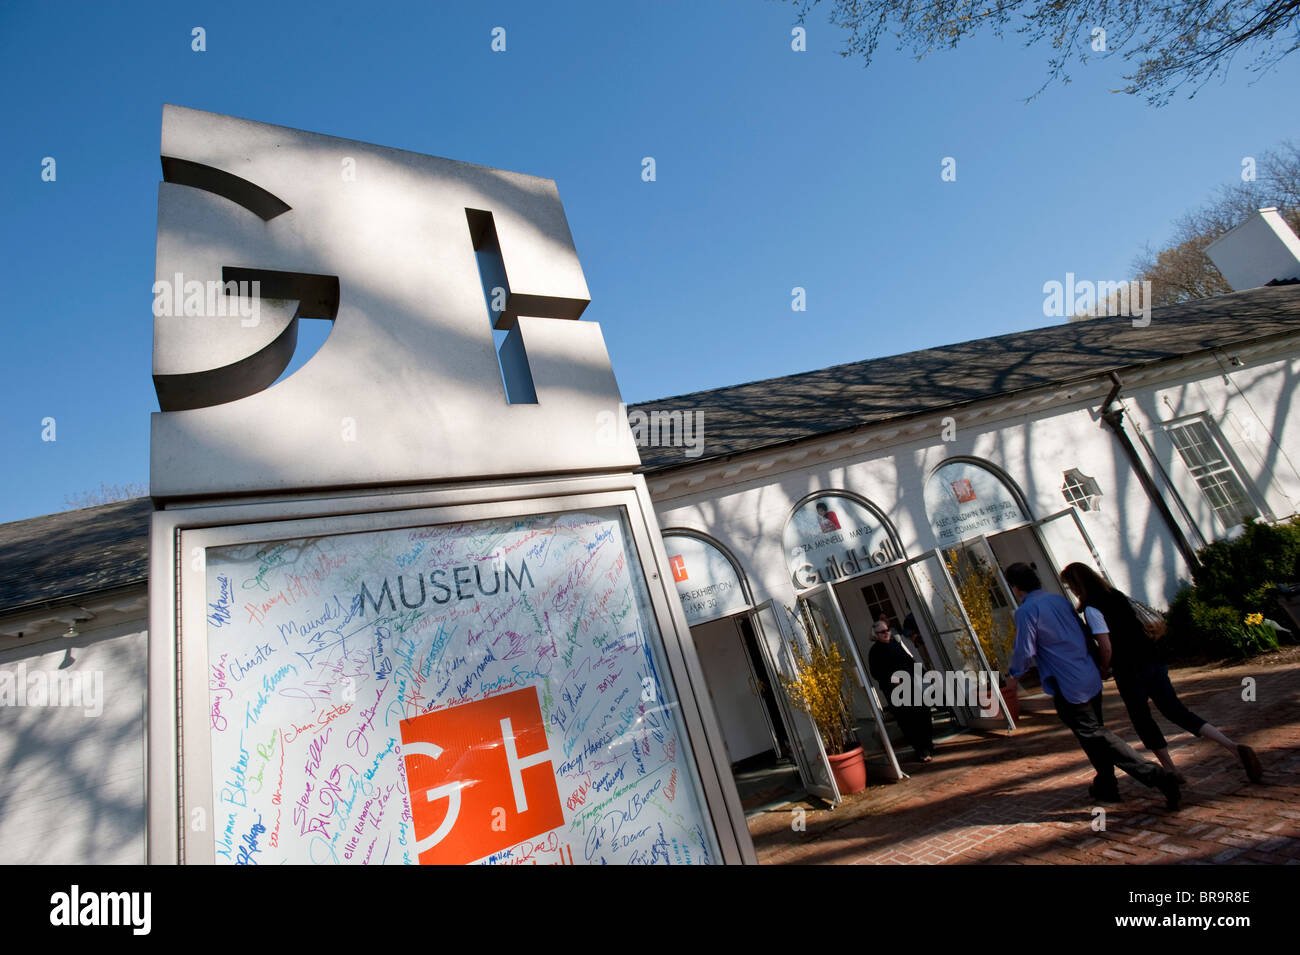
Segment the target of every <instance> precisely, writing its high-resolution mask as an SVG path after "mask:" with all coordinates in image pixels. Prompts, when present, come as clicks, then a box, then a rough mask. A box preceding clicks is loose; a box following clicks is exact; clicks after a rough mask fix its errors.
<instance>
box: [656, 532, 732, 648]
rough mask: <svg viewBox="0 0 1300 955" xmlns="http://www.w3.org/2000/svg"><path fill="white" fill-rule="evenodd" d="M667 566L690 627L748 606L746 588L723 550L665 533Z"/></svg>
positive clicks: (679, 535) (682, 536)
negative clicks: (671, 573)
mask: <svg viewBox="0 0 1300 955" xmlns="http://www.w3.org/2000/svg"><path fill="white" fill-rule="evenodd" d="M664 547H665V548H667V550H668V566H669V568H670V569H671V570H672V572H673V583H675V584H676V585H677V596H678V597H679V598H681V601H682V610H684V611H685V612H686V622H687V623H688V624H689V625H690V626H692V627H693V626H695V625H696V624H697V623H704V622H705V621H708V620H716V619H717V618H718V617H725V616H726V615H727V614H730V613H736V612H737V611H740V610H744V609H746V608H747V607H748V606H749V601H748V600H746V599H745V588H744V587H743V586H741V583H740V577H739V576H738V575H737V574H736V568H735V567H733V566H732V564H731V561H729V560H727V558H726V557H725V556H724V555H723V553H722V551H720V550H718V548H716V547H714V546H713V545H712V544H710V543H708V542H707V541H702V540H700V539H699V538H698V537H688V536H686V535H684V534H665V535H664Z"/></svg>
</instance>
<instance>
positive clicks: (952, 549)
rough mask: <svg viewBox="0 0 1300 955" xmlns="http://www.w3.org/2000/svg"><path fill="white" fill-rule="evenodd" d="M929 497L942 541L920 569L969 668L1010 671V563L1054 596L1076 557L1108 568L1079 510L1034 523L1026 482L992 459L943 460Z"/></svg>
mask: <svg viewBox="0 0 1300 955" xmlns="http://www.w3.org/2000/svg"><path fill="white" fill-rule="evenodd" d="M923 496H924V499H925V510H926V517H927V519H928V521H929V525H930V529H931V531H932V532H933V534H934V539H935V543H936V545H937V546H936V548H935V550H934V551H933V552H932V553H931V554H927V555H923V557H922V558H918V564H917V566H916V568H915V571H914V572H915V573H916V574H917V575H919V576H926V577H928V578H929V579H928V580H927V584H926V586H927V588H928V590H929V600H928V602H930V603H931V604H932V605H933V613H934V616H935V617H936V618H937V620H938V626H939V628H940V629H941V630H942V631H943V632H944V634H945V641H944V642H945V644H946V645H947V646H948V647H949V649H950V653H951V655H952V656H953V657H954V659H956V660H959V661H961V665H964V666H966V667H967V668H969V669H977V668H982V669H986V670H988V671H990V672H991V673H994V674H997V673H1004V672H1005V671H1006V666H1007V663H1008V661H1009V659H1010V656H1011V649H1012V646H1013V644H1014V638H1015V629H1014V625H1013V617H1014V614H1015V608H1016V603H1015V599H1014V598H1013V597H1012V595H1011V590H1010V588H1009V587H1008V586H1007V583H1006V579H1005V577H1004V576H1003V572H1004V571H1005V569H1006V568H1007V567H1009V566H1011V565H1012V564H1014V563H1026V564H1029V565H1030V566H1031V567H1033V568H1034V569H1035V570H1036V571H1038V575H1039V577H1040V578H1041V580H1042V582H1043V587H1044V589H1047V590H1051V591H1054V592H1056V593H1063V592H1064V591H1063V588H1062V586H1061V583H1060V580H1059V572H1060V568H1061V567H1063V566H1064V565H1065V564H1067V563H1070V562H1071V561H1074V560H1081V561H1087V562H1090V563H1092V564H1093V565H1094V566H1096V567H1097V568H1098V569H1099V570H1100V572H1101V573H1102V574H1105V573H1106V571H1105V568H1104V566H1102V563H1101V560H1100V557H1099V556H1098V554H1097V551H1096V548H1094V547H1093V546H1092V542H1091V540H1090V539H1089V537H1088V533H1087V530H1086V529H1085V528H1084V525H1083V522H1082V520H1081V519H1080V517H1079V514H1078V512H1077V511H1076V510H1075V509H1074V508H1073V507H1067V508H1065V509H1063V510H1060V511H1057V512H1055V513H1053V514H1049V515H1048V516H1046V517H1044V518H1041V519H1037V520H1036V519H1035V518H1034V515H1033V513H1032V511H1031V510H1030V508H1029V505H1028V502H1027V501H1026V498H1025V495H1024V493H1023V492H1022V491H1021V489H1020V487H1019V486H1018V485H1017V484H1016V482H1015V481H1014V480H1013V479H1012V478H1011V476H1010V475H1008V474H1007V473H1006V472H1004V471H1002V470H1001V469H1000V468H998V467H997V466H996V465H994V464H992V463H991V462H989V461H985V460H983V459H980V458H973V457H953V458H948V459H947V460H945V461H942V462H941V463H940V464H939V465H938V466H936V467H935V468H934V470H933V471H931V472H930V475H929V477H928V478H927V479H926V482H925V488H924V495H923ZM972 635H975V636H977V637H978V639H975V638H974V637H973V636H972Z"/></svg>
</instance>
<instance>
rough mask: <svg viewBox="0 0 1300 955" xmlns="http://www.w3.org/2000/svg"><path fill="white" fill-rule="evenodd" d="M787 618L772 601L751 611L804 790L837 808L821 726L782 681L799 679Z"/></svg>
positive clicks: (836, 795) (836, 789) (837, 790)
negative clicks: (797, 705)
mask: <svg viewBox="0 0 1300 955" xmlns="http://www.w3.org/2000/svg"><path fill="white" fill-rule="evenodd" d="M785 615H786V612H785V608H783V607H782V606H780V605H779V604H777V603H775V602H774V601H771V600H769V601H767V602H766V603H762V604H759V605H758V606H757V607H755V608H754V609H753V610H750V611H749V618H750V621H751V622H752V623H753V626H754V636H755V637H756V638H757V641H758V649H759V652H760V653H762V655H763V663H764V665H766V667H767V672H768V673H770V674H771V675H772V682H773V684H774V686H773V687H772V690H773V692H774V693H775V694H776V701H777V705H778V706H779V707H780V710H781V716H782V719H784V720H785V725H786V728H787V729H788V730H789V732H790V749H791V750H792V751H793V755H794V761H795V765H796V766H798V767H799V777H800V778H801V779H802V780H803V786H804V789H806V790H807V791H808V792H809V793H810V794H812V795H814V796H820V797H821V798H822V799H825V800H826V801H827V802H829V803H831V804H832V805H836V804H838V803H839V802H840V791H839V789H838V788H837V787H836V785H835V777H834V776H832V775H831V764H830V763H829V762H828V761H827V759H826V748H825V747H824V746H823V745H822V737H821V733H819V732H818V731H817V724H816V723H814V722H813V720H812V717H811V716H809V715H808V714H807V713H805V712H803V711H802V710H800V709H798V708H797V707H796V706H795V705H794V704H793V703H792V702H791V701H790V697H789V694H788V693H787V692H786V689H785V685H784V682H783V680H782V677H784V678H785V679H786V680H792V679H794V677H795V675H796V673H795V664H794V654H793V653H791V650H790V648H791V646H792V645H793V640H794V637H793V634H792V633H791V632H790V628H789V627H788V625H787V623H786V620H785Z"/></svg>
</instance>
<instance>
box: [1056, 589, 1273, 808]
mask: <svg viewBox="0 0 1300 955" xmlns="http://www.w3.org/2000/svg"><path fill="white" fill-rule="evenodd" d="M1061 580H1063V581H1064V582H1065V586H1067V587H1069V588H1070V592H1071V593H1073V594H1074V596H1075V599H1076V600H1078V602H1079V610H1080V612H1081V613H1083V615H1084V619H1085V621H1086V622H1087V624H1088V628H1089V629H1090V630H1091V631H1092V635H1093V636H1094V637H1096V639H1097V645H1098V647H1099V648H1100V650H1101V662H1102V666H1103V669H1104V668H1105V667H1106V665H1107V664H1109V667H1110V670H1111V673H1112V674H1113V675H1114V677H1115V688H1116V689H1117V690H1119V695H1120V697H1121V698H1122V699H1123V700H1124V708H1125V709H1126V710H1128V718H1129V720H1130V721H1131V722H1132V723H1133V729H1135V730H1136V731H1137V734H1138V737H1139V738H1140V739H1141V740H1142V744H1143V745H1144V746H1146V748H1147V749H1148V750H1150V751H1151V752H1152V753H1155V756H1156V759H1158V760H1160V765H1161V766H1164V767H1165V769H1167V770H1169V771H1170V772H1173V773H1177V770H1176V769H1175V768H1174V761H1173V758H1172V757H1171V756H1170V755H1169V744H1168V743H1167V742H1166V741H1165V737H1164V734H1163V733H1161V732H1160V727H1159V726H1157V725H1156V721H1155V717H1154V716H1152V715H1151V706H1150V703H1152V702H1154V703H1155V705H1156V708H1157V709H1158V710H1160V712H1161V713H1163V714H1164V717H1165V719H1167V720H1169V722H1171V723H1173V724H1175V725H1177V726H1180V727H1182V728H1183V729H1184V730H1186V731H1187V732H1189V733H1191V734H1192V735H1193V736H1204V737H1205V738H1207V739H1212V740H1214V741H1215V742H1216V743H1218V744H1219V745H1220V746H1222V747H1223V748H1224V749H1226V750H1227V751H1228V752H1229V753H1231V754H1232V755H1233V756H1234V757H1235V758H1236V759H1238V760H1240V761H1241V765H1242V767H1243V768H1244V769H1245V770H1246V778H1248V779H1249V780H1250V781H1251V782H1252V783H1257V782H1259V781H1260V780H1261V779H1262V778H1263V776H1264V771H1263V768H1262V767H1261V766H1260V763H1259V757H1258V756H1257V755H1256V754H1255V751H1254V750H1253V749H1251V748H1250V747H1249V746H1246V745H1244V744H1240V743H1237V742H1236V741H1234V740H1232V739H1230V738H1229V737H1228V736H1227V735H1226V734H1225V733H1224V732H1223V731H1222V730H1220V729H1219V728H1218V727H1217V726H1214V725H1212V724H1210V723H1208V722H1206V721H1205V720H1204V719H1202V718H1201V717H1199V716H1197V715H1196V714H1195V713H1193V712H1192V711H1191V710H1189V709H1188V708H1187V707H1186V706H1184V705H1183V702H1182V701H1181V700H1180V699H1178V694H1177V693H1176V692H1175V691H1174V685H1173V684H1172V683H1171V682H1170V681H1169V668H1168V667H1167V666H1165V664H1164V663H1162V662H1161V661H1160V657H1159V650H1158V648H1157V647H1156V645H1155V642H1154V641H1152V639H1151V638H1150V637H1149V636H1147V632H1146V629H1145V628H1144V627H1143V626H1142V622H1141V621H1140V620H1138V617H1137V614H1136V613H1135V612H1134V610H1133V605H1132V604H1131V603H1130V602H1129V598H1128V597H1127V596H1126V595H1125V594H1124V593H1122V592H1121V591H1119V590H1117V589H1115V588H1114V587H1112V586H1111V585H1110V584H1108V583H1106V581H1105V580H1104V579H1102V577H1101V575H1100V574H1098V573H1097V572H1096V571H1095V570H1093V569H1092V568H1091V567H1089V566H1088V565H1087V564H1080V563H1073V564H1068V565H1067V566H1066V567H1065V569H1064V570H1062V571H1061ZM1179 781H1180V782H1182V781H1183V779H1182V776H1181V775H1179Z"/></svg>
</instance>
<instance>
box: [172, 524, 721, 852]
mask: <svg viewBox="0 0 1300 955" xmlns="http://www.w3.org/2000/svg"><path fill="white" fill-rule="evenodd" d="M629 540H630V539H629V536H628V529H627V525H626V522H625V519H624V517H623V515H622V513H621V511H620V510H618V509H607V510H601V511H592V512H584V513H565V514H560V515H544V516H533V517H525V518H512V519H508V520H484V521H477V522H473V523H468V524H454V525H440V526H432V527H423V528H416V529H412V528H405V529H400V530H396V529H395V530H383V531H377V532H370V533H356V534H336V535H331V536H325V537H316V538H306V539H297V540H282V541H276V542H270V543H266V542H263V543H252V544H239V545H234V546H226V547H214V548H211V549H209V550H208V552H207V570H206V574H207V577H206V579H207V605H208V614H207V656H208V668H207V676H208V681H207V682H208V685H207V696H208V707H207V716H208V719H207V722H208V723H209V729H210V740H211V772H212V777H211V779H212V790H211V794H210V798H211V803H210V805H211V806H212V811H213V816H214V821H215V825H214V826H212V827H210V828H209V829H208V830H207V831H206V832H205V833H202V834H200V833H197V832H196V833H192V834H190V836H189V837H190V838H193V839H201V838H207V839H211V840H212V841H213V844H214V847H215V857H216V861H217V862H218V863H234V864H240V863H256V864H261V865H267V864H278V863H282V862H287V863H318V864H319V863H354V864H356V863H369V864H378V863H390V864H391V863H408V864H412V863H417V862H418V863H422V864H454V863H469V862H479V863H488V864H502V865H516V864H536V863H542V864H566V865H570V864H576V865H582V864H584V863H591V864H601V863H708V862H713V861H717V856H718V847H717V844H716V842H715V840H714V838H713V830H712V824H711V822H710V820H709V817H708V815H707V814H706V813H705V811H704V809H703V806H704V800H703V796H702V790H701V789H700V783H699V779H698V777H697V774H696V769H695V758H694V756H693V755H692V752H691V746H690V742H689V741H688V739H687V736H686V733H685V731H684V727H683V725H682V721H681V718H680V712H681V711H680V707H679V706H678V704H677V699H676V697H675V695H674V693H673V690H672V687H671V685H670V684H668V683H666V682H665V677H664V675H665V673H666V672H667V670H666V665H665V663H664V660H663V651H662V648H661V644H660V635H659V633H658V632H657V630H656V628H655V620H654V614H653V611H652V609H651V606H650V604H649V597H648V592H647V591H646V588H645V584H644V581H643V579H642V577H641V572H640V564H639V563H638V562H637V560H636V551H635V550H634V549H633V548H632V547H631V546H630V543H629ZM688 566H689V565H688Z"/></svg>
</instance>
